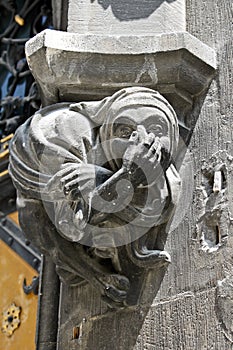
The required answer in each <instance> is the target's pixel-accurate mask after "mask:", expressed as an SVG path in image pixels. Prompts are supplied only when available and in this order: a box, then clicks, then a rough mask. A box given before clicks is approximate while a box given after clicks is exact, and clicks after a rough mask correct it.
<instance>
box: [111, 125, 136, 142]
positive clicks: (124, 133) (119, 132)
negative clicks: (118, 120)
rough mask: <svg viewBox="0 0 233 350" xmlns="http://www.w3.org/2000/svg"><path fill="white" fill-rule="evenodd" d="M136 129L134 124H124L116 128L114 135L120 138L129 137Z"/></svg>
mask: <svg viewBox="0 0 233 350" xmlns="http://www.w3.org/2000/svg"><path fill="white" fill-rule="evenodd" d="M134 130H135V129H134V127H133V126H131V125H124V124H123V125H119V126H118V127H117V128H116V130H115V132H114V135H115V136H116V137H119V138H123V139H129V138H130V136H131V134H132V132H133V131H134Z"/></svg>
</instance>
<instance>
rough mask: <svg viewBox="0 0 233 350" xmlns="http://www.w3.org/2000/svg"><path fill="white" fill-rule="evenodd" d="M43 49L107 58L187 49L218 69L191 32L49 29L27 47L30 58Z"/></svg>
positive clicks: (212, 55)
mask: <svg viewBox="0 0 233 350" xmlns="http://www.w3.org/2000/svg"><path fill="white" fill-rule="evenodd" d="M42 48H50V49H56V50H61V51H66V52H77V53H93V54H106V55H138V54H153V53H156V52H169V51H177V50H181V49H186V50H187V51H188V52H190V53H191V54H192V55H194V56H196V57H197V58H199V59H200V60H201V61H203V62H205V63H206V64H207V65H209V66H210V67H212V68H214V69H216V67H217V58H216V52H215V50H214V49H212V48H211V47H209V46H207V45H206V44H204V43H203V42H201V41H200V40H199V39H197V38H195V37H194V36H192V35H191V34H189V33H188V32H177V33H164V34H157V35H148V36H144V35H135V36H134V35H131V36H125V35H105V36H104V35H93V34H77V33H68V32H62V31H55V30H51V29H46V30H44V31H43V32H41V33H39V34H37V35H36V36H35V37H33V38H32V39H30V40H29V41H28V42H27V43H26V46H25V51H26V56H27V57H28V58H29V57H30V56H32V55H33V54H35V53H36V52H37V51H39V50H40V49H42Z"/></svg>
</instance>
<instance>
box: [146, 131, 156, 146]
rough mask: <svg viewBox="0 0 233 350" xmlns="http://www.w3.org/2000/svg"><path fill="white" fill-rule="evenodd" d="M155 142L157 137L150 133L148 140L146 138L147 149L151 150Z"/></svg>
mask: <svg viewBox="0 0 233 350" xmlns="http://www.w3.org/2000/svg"><path fill="white" fill-rule="evenodd" d="M154 140H155V135H154V134H153V133H152V132H151V133H149V135H147V136H146V138H145V141H144V146H145V147H146V148H150V146H151V145H152V143H153V142H154Z"/></svg>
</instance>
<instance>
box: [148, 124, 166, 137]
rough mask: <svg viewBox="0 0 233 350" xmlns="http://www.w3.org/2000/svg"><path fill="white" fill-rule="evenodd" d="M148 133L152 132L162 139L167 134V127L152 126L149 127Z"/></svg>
mask: <svg viewBox="0 0 233 350" xmlns="http://www.w3.org/2000/svg"><path fill="white" fill-rule="evenodd" d="M146 129H147V132H152V133H153V134H154V135H155V136H158V137H161V136H164V135H166V134H167V127H165V126H164V125H160V124H151V125H149V126H147V128H146Z"/></svg>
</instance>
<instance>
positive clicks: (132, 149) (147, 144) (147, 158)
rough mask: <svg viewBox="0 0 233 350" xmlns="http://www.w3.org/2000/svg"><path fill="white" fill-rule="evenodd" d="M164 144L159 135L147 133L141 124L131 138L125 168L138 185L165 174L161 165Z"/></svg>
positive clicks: (147, 183) (125, 157)
mask: <svg viewBox="0 0 233 350" xmlns="http://www.w3.org/2000/svg"><path fill="white" fill-rule="evenodd" d="M162 153H163V146H162V144H161V142H160V139H159V138H158V137H155V135H154V134H153V133H149V134H148V133H147V132H146V129H145V128H144V126H142V125H139V126H138V127H137V131H134V132H133V133H132V135H131V137H130V139H129V146H128V148H127V150H126V152H125V154H124V156H123V168H124V169H125V170H126V171H127V172H128V174H129V178H130V180H131V181H132V183H134V184H135V185H136V186H138V185H140V184H142V185H149V184H151V183H153V182H154V181H155V180H156V179H157V178H158V177H159V176H161V175H162V174H163V167H162V165H161V160H162Z"/></svg>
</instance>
